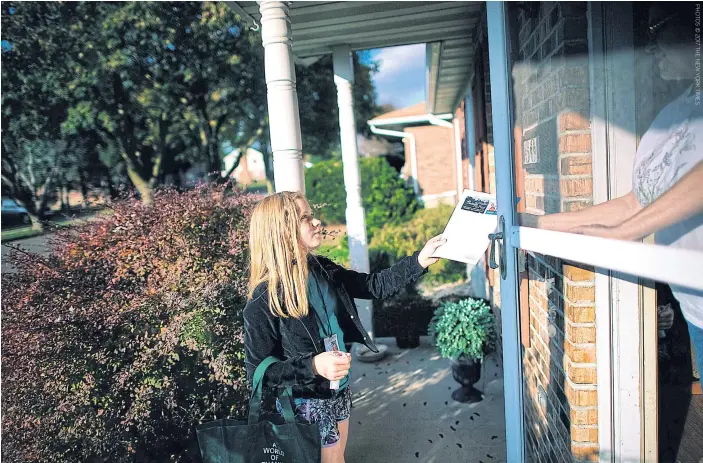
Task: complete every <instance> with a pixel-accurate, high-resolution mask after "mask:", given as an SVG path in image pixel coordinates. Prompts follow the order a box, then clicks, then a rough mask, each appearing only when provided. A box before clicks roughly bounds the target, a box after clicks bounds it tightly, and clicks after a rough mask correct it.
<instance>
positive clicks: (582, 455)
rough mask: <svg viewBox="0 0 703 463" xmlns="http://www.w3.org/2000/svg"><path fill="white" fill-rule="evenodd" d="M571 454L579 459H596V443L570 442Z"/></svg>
mask: <svg viewBox="0 0 703 463" xmlns="http://www.w3.org/2000/svg"><path fill="white" fill-rule="evenodd" d="M571 455H572V456H573V457H574V458H575V459H577V460H580V461H598V460H599V458H598V445H594V444H582V443H578V442H573V441H572V442H571Z"/></svg>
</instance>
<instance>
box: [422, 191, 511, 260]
mask: <svg viewBox="0 0 703 463" xmlns="http://www.w3.org/2000/svg"><path fill="white" fill-rule="evenodd" d="M497 227H498V211H497V209H496V198H495V196H493V195H489V194H486V193H479V192H477V191H471V190H464V191H463V192H462V194H461V200H460V201H459V202H458V203H457V205H456V207H455V208H454V212H453V213H452V216H451V217H450V218H449V222H447V226H446V228H445V229H444V233H442V238H444V239H446V240H447V242H446V243H444V244H443V245H442V246H440V247H439V248H437V250H436V251H435V252H434V254H433V257H441V258H444V259H450V260H455V261H457V262H464V263H467V264H471V265H476V264H477V263H478V261H479V260H481V258H482V257H483V255H484V253H485V252H486V249H488V245H489V244H490V241H491V240H490V239H489V238H488V235H489V234H491V233H493V232H494V231H495V230H496V228H497Z"/></svg>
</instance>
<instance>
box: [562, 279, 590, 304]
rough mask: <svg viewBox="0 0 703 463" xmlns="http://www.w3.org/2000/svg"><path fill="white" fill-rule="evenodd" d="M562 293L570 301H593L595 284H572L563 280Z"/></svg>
mask: <svg viewBox="0 0 703 463" xmlns="http://www.w3.org/2000/svg"><path fill="white" fill-rule="evenodd" d="M564 289H565V292H564V295H565V296H566V298H567V299H568V300H569V301H571V302H593V301H595V299H596V288H595V286H574V285H572V284H569V282H568V281H565V282H564Z"/></svg>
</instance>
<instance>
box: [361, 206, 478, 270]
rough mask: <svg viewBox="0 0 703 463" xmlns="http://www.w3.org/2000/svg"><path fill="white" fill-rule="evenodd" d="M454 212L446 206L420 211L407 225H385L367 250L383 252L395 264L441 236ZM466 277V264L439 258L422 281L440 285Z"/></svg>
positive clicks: (375, 235)
mask: <svg viewBox="0 0 703 463" xmlns="http://www.w3.org/2000/svg"><path fill="white" fill-rule="evenodd" d="M453 210H454V208H453V207H451V206H447V205H442V206H439V207H436V208H432V209H422V210H420V211H417V212H416V213H415V215H414V217H413V218H412V219H411V220H409V221H408V222H406V223H403V224H400V225H386V226H385V227H383V228H382V229H380V230H379V231H377V232H376V233H375V234H374V236H373V239H372V240H371V242H370V248H371V249H373V250H374V251H375V252H377V253H386V254H387V255H388V257H389V260H390V262H391V263H394V262H396V261H397V260H398V259H400V258H402V257H405V256H408V255H410V254H412V253H413V252H415V251H417V250H420V249H422V247H423V246H424V245H425V243H427V241H428V240H429V239H430V238H432V237H433V236H436V235H439V234H441V233H442V232H443V231H444V227H445V225H446V224H447V221H448V220H449V217H450V216H451V215H452V211H453ZM465 277H466V265H464V264H462V263H460V262H454V261H450V260H446V259H441V260H440V261H439V262H437V263H436V264H434V265H432V266H431V267H430V269H429V272H428V273H427V275H425V276H424V277H423V281H426V282H432V283H438V284H442V283H452V282H456V281H461V280H463V279H464V278H465Z"/></svg>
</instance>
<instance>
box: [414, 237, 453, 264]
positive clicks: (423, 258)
mask: <svg viewBox="0 0 703 463" xmlns="http://www.w3.org/2000/svg"><path fill="white" fill-rule="evenodd" d="M446 242H447V240H445V239H442V235H437V236H435V237H434V238H432V239H430V240H429V241H428V242H427V243H426V244H425V247H423V248H422V251H420V255H419V256H417V261H418V263H419V264H420V265H422V268H427V267H429V266H430V265H432V264H434V263H435V262H437V261H438V260H439V257H432V255H433V254H434V252H435V251H436V250H437V248H438V247H440V246H441V245H443V244H444V243H446Z"/></svg>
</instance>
